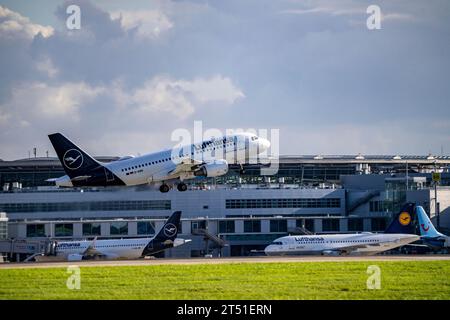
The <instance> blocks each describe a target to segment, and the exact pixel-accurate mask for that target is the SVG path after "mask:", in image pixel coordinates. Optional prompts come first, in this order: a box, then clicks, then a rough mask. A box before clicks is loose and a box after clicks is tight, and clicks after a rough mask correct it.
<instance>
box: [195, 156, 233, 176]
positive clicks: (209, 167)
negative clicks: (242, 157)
mask: <svg viewBox="0 0 450 320" xmlns="http://www.w3.org/2000/svg"><path fill="white" fill-rule="evenodd" d="M227 172H228V162H227V161H226V160H215V161H213V162H209V163H206V164H204V165H202V166H201V167H200V168H199V169H197V170H196V171H194V176H196V177H218V176H222V175H224V174H226V173H227Z"/></svg>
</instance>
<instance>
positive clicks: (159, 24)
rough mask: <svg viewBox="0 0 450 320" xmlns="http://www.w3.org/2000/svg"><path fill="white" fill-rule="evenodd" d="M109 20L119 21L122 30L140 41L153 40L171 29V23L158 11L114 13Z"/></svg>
mask: <svg viewBox="0 0 450 320" xmlns="http://www.w3.org/2000/svg"><path fill="white" fill-rule="evenodd" d="M111 18H112V19H115V20H119V21H120V24H121V26H122V28H123V29H124V30H125V31H128V32H134V33H135V34H136V36H137V37H139V38H141V39H154V38H157V37H159V36H160V35H161V33H164V32H166V31H168V30H169V29H171V28H172V27H173V23H172V22H171V21H170V19H169V18H168V17H167V15H165V14H164V13H163V12H161V11H158V10H142V11H115V12H112V13H111Z"/></svg>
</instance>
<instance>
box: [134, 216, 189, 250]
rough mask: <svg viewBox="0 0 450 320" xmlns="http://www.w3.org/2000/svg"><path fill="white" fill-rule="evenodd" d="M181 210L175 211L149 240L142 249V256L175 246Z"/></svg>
mask: <svg viewBox="0 0 450 320" xmlns="http://www.w3.org/2000/svg"><path fill="white" fill-rule="evenodd" d="M180 219H181V211H175V212H174V213H173V214H172V215H171V216H170V217H169V219H167V221H166V223H165V224H164V226H163V227H162V228H161V230H159V232H158V234H157V235H156V236H155V237H154V238H153V239H151V240H150V241H149V243H148V244H147V245H146V246H145V248H144V250H143V251H142V256H147V255H152V254H155V253H157V252H160V251H163V250H165V249H168V248H173V247H174V244H175V239H176V237H177V235H178V231H179V230H180Z"/></svg>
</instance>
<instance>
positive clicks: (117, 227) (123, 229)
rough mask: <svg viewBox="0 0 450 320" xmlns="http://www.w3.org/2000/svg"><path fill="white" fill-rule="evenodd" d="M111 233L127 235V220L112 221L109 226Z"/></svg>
mask: <svg viewBox="0 0 450 320" xmlns="http://www.w3.org/2000/svg"><path fill="white" fill-rule="evenodd" d="M109 231H110V234H111V235H127V234H128V222H125V221H120V222H112V223H111V225H110V228H109Z"/></svg>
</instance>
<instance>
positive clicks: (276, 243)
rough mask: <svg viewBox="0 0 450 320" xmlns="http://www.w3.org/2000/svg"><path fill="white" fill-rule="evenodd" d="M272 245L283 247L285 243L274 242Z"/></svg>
mask: <svg viewBox="0 0 450 320" xmlns="http://www.w3.org/2000/svg"><path fill="white" fill-rule="evenodd" d="M272 244H274V245H277V246H282V245H283V242H281V241H274V242H272Z"/></svg>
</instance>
